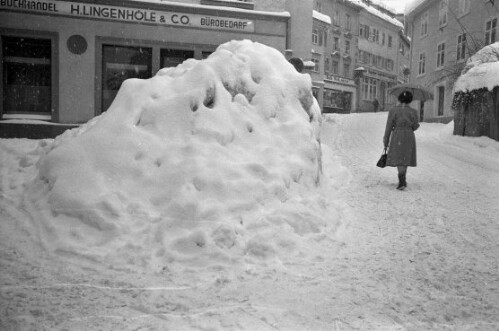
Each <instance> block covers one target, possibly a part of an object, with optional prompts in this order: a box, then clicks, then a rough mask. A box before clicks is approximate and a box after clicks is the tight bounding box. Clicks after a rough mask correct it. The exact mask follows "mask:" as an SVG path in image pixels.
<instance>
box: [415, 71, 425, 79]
mask: <svg viewBox="0 0 499 331" xmlns="http://www.w3.org/2000/svg"><path fill="white" fill-rule="evenodd" d="M424 76H426V72H425V73H424V74H419V75H417V76H416V78H422V77H424Z"/></svg>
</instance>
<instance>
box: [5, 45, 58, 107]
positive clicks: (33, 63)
mask: <svg viewBox="0 0 499 331" xmlns="http://www.w3.org/2000/svg"><path fill="white" fill-rule="evenodd" d="M51 54H52V50H51V40H50V39H38V38H25V37H10V36H2V57H3V58H2V60H3V61H2V62H3V77H2V85H3V91H2V93H3V112H4V113H6V114H9V113H10V114H12V113H17V114H33V115H48V116H50V113H51V105H52V89H51V85H52V83H51V82H52V70H51Z"/></svg>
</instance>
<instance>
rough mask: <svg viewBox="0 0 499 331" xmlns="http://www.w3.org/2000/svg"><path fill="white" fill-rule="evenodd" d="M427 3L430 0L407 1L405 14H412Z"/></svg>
mask: <svg viewBox="0 0 499 331" xmlns="http://www.w3.org/2000/svg"><path fill="white" fill-rule="evenodd" d="M426 1H428V0H412V1H407V2H406V4H405V14H408V13H410V12H412V11H413V10H414V9H416V8H418V7H419V6H420V5H422V4H423V3H424V2H426Z"/></svg>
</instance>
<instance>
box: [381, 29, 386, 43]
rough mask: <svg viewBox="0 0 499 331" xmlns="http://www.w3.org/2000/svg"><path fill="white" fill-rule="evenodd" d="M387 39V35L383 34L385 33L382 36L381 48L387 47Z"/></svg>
mask: <svg viewBox="0 0 499 331" xmlns="http://www.w3.org/2000/svg"><path fill="white" fill-rule="evenodd" d="M385 39H386V35H385V33H384V32H383V33H382V34H381V46H385Z"/></svg>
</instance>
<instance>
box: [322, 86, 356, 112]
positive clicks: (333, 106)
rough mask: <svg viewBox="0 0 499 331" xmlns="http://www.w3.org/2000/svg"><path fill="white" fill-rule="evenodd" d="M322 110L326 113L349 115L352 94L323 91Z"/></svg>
mask: <svg viewBox="0 0 499 331" xmlns="http://www.w3.org/2000/svg"><path fill="white" fill-rule="evenodd" d="M323 99H324V100H323V108H324V112H326V113H349V112H350V111H351V108H352V93H351V92H346V91H340V90H332V89H324V98H323Z"/></svg>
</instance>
